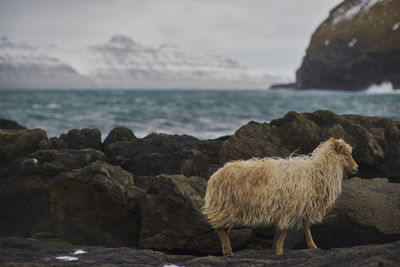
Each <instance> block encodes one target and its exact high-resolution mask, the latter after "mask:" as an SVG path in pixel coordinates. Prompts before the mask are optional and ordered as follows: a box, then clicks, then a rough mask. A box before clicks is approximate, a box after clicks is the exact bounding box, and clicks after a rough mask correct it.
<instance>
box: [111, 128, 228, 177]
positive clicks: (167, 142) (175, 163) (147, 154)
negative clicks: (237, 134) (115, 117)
mask: <svg viewBox="0 0 400 267" xmlns="http://www.w3.org/2000/svg"><path fill="white" fill-rule="evenodd" d="M221 144H222V139H216V140H199V139H197V138H194V137H192V136H188V135H166V134H150V135H148V136H146V137H145V138H142V139H133V140H131V141H122V142H116V143H112V144H110V145H108V146H107V147H108V148H107V149H106V151H105V152H106V155H107V156H108V158H109V159H110V161H111V163H112V164H115V165H120V166H122V167H123V168H124V169H125V170H127V171H129V172H131V173H133V175H135V176H144V175H150V176H154V175H158V174H183V175H185V176H201V177H205V178H208V177H209V176H210V174H211V173H213V172H214V171H215V170H216V169H217V168H218V166H219V163H218V160H217V153H218V150H219V148H220V146H221Z"/></svg>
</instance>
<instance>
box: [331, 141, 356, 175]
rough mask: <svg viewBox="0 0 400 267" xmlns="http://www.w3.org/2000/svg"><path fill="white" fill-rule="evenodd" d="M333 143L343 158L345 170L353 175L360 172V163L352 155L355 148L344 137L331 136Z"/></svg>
mask: <svg viewBox="0 0 400 267" xmlns="http://www.w3.org/2000/svg"><path fill="white" fill-rule="evenodd" d="M331 142H332V145H333V147H334V149H335V151H336V153H337V154H338V155H339V157H340V158H341V160H342V166H343V171H344V172H345V174H346V176H348V177H352V176H354V175H356V174H357V173H358V165H357V163H356V162H355V161H354V159H353V157H352V156H351V152H352V150H353V148H352V147H351V146H350V145H349V144H347V143H346V142H345V141H343V140H342V139H334V138H331Z"/></svg>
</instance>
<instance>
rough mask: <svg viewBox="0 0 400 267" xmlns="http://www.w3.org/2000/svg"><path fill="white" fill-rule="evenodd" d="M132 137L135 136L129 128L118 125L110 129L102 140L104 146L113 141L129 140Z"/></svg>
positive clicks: (134, 137)
mask: <svg viewBox="0 0 400 267" xmlns="http://www.w3.org/2000/svg"><path fill="white" fill-rule="evenodd" d="M133 139H136V136H135V134H134V133H133V132H132V130H131V129H129V128H126V127H124V126H118V127H115V128H114V129H112V130H111V131H110V133H109V134H108V136H107V137H106V139H105V140H104V146H105V147H106V146H108V145H109V144H112V143H115V142H123V141H131V140H133Z"/></svg>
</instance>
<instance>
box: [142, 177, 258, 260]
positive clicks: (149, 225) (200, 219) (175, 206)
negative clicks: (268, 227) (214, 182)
mask: <svg viewBox="0 0 400 267" xmlns="http://www.w3.org/2000/svg"><path fill="white" fill-rule="evenodd" d="M136 184H137V185H138V186H139V187H141V188H143V189H145V190H146V197H145V198H144V200H143V203H142V204H141V217H142V221H141V233H140V246H141V247H142V248H149V249H157V250H169V251H180V252H185V253H188V252H196V253H199V252H201V253H219V252H220V251H221V244H220V241H219V238H218V236H217V234H216V232H215V231H214V230H213V229H212V227H211V225H210V224H209V223H208V220H207V218H206V217H205V216H204V215H203V214H202V212H201V207H202V206H203V205H204V200H203V198H204V195H205V190H206V186H207V181H206V180H205V179H203V178H200V177H185V176H183V175H172V176H169V175H159V176H156V177H139V178H137V179H136ZM250 235H251V230H249V229H241V230H236V229H233V230H231V233H230V236H231V241H232V246H233V247H234V248H237V247H241V246H243V245H246V244H247V243H248V241H249V238H250Z"/></svg>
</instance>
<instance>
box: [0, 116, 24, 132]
mask: <svg viewBox="0 0 400 267" xmlns="http://www.w3.org/2000/svg"><path fill="white" fill-rule="evenodd" d="M0 129H3V130H23V129H26V128H25V127H24V126H21V125H19V124H18V123H17V122H15V121H12V120H7V119H0Z"/></svg>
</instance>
